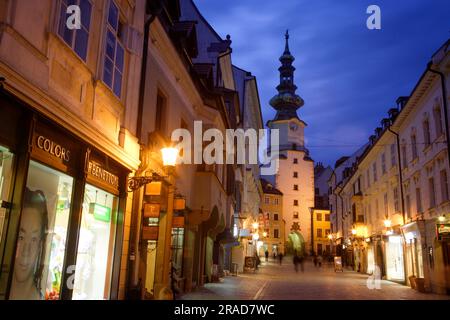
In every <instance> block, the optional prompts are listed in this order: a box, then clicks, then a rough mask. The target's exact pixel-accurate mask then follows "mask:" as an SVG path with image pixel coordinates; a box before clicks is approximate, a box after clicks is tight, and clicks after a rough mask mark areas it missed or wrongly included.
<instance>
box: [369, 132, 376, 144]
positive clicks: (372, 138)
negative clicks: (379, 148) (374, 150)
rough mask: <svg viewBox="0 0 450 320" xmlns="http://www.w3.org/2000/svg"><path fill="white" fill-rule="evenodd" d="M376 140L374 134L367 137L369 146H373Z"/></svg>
mask: <svg viewBox="0 0 450 320" xmlns="http://www.w3.org/2000/svg"><path fill="white" fill-rule="evenodd" d="M376 139H377V137H376V136H375V135H374V134H373V135H371V136H370V137H369V140H370V144H374V143H375V140H376Z"/></svg>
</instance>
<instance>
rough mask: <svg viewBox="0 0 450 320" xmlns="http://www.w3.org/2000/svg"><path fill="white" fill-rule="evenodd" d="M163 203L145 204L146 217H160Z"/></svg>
mask: <svg viewBox="0 0 450 320" xmlns="http://www.w3.org/2000/svg"><path fill="white" fill-rule="evenodd" d="M160 211H161V205H160V204H159V203H145V204H144V218H159V213H160Z"/></svg>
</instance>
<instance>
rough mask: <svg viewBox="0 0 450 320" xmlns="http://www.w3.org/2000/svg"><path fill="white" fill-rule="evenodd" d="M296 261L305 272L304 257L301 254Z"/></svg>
mask: <svg viewBox="0 0 450 320" xmlns="http://www.w3.org/2000/svg"><path fill="white" fill-rule="evenodd" d="M298 262H299V264H300V269H301V270H302V272H305V267H304V265H305V257H304V256H303V255H302V256H300V257H299V258H298Z"/></svg>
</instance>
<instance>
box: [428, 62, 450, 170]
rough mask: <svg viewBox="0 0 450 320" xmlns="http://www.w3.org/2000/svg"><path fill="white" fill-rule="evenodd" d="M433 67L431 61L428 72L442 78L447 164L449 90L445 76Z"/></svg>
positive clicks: (449, 153)
mask: <svg viewBox="0 0 450 320" xmlns="http://www.w3.org/2000/svg"><path fill="white" fill-rule="evenodd" d="M432 65H433V63H432V62H431V61H430V62H429V63H428V65H427V70H428V71H430V72H431V73H435V74H437V75H439V77H440V78H441V88H442V100H444V103H443V108H444V117H445V137H446V141H447V159H448V162H447V163H450V134H449V128H448V111H447V88H446V87H445V75H444V74H443V73H442V72H440V71H438V70H434V69H431V66H432Z"/></svg>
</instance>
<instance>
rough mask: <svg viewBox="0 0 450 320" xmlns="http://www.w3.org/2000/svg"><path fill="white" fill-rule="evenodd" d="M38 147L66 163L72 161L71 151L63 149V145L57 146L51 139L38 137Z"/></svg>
mask: <svg viewBox="0 0 450 320" xmlns="http://www.w3.org/2000/svg"><path fill="white" fill-rule="evenodd" d="M36 146H37V147H38V148H39V149H41V150H44V151H45V152H47V153H49V154H51V155H52V156H54V157H56V158H58V159H61V160H63V161H65V162H69V161H70V150H68V149H67V148H64V147H62V146H61V145H59V144H57V143H56V142H54V141H53V140H51V139H49V138H46V137H44V136H43V135H39V136H37V138H36Z"/></svg>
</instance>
